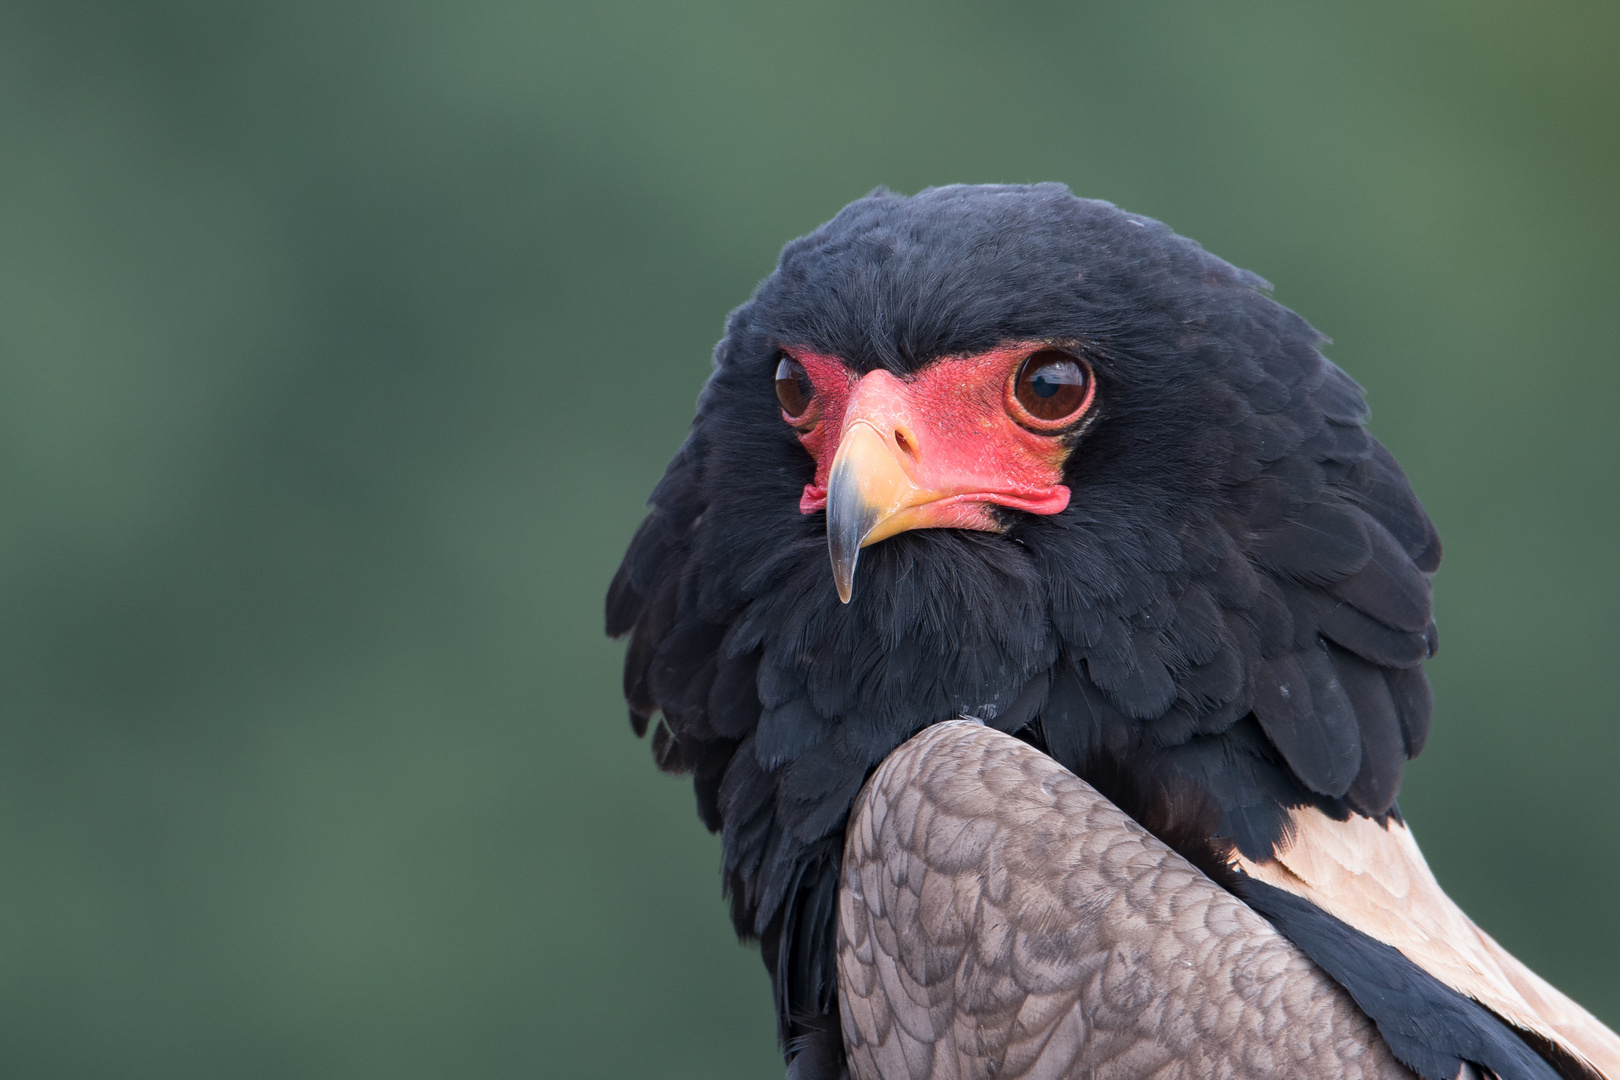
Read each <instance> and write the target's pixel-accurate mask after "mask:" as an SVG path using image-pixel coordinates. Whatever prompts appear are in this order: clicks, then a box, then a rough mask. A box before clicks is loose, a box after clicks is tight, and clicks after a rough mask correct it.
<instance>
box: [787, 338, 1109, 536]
mask: <svg viewBox="0 0 1620 1080" xmlns="http://www.w3.org/2000/svg"><path fill="white" fill-rule="evenodd" d="M1050 347H1051V346H1050V345H1049V343H1046V342H1023V343H1018V344H1012V345H1005V346H1002V347H1000V348H997V349H992V350H991V351H989V352H986V353H981V354H978V355H975V356H968V357H960V358H947V359H943V360H940V361H937V362H935V363H932V364H929V365H928V366H927V367H925V368H923V369H922V370H921V371H920V372H918V373H916V374H915V375H912V376H910V377H909V378H905V379H901V378H899V377H897V376H894V375H891V374H889V373H888V372H887V371H883V370H881V369H879V370H877V371H872V372H870V373H868V374H867V375H865V376H863V377H860V378H858V379H857V377H856V376H855V374H854V373H853V372H852V371H850V370H849V368H847V367H846V366H845V365H844V363H843V362H842V361H841V360H839V359H838V358H837V357H834V356H826V355H823V354H819V353H814V352H810V351H808V350H804V349H787V350H784V351H786V352H787V354H788V355H789V356H791V357H792V358H793V359H794V360H796V361H798V363H799V364H800V365H802V366H803V368H804V370H805V374H806V375H807V376H808V377H809V379H810V383H811V386H812V387H813V394H812V397H811V404H810V406H809V407H808V408H807V409H806V410H805V412H804V414H803V415H802V416H799V417H797V418H795V417H790V416H788V415H787V414H786V413H785V412H784V413H783V419H784V420H786V421H787V422H788V423H789V424H790V425H792V426H793V427H794V428H795V429H797V430H798V431H799V441H800V442H801V443H802V444H803V445H804V448H805V449H806V450H808V451H809V452H810V456H811V457H812V458H814V459H815V462H816V477H815V481H814V482H813V483H810V484H806V485H805V488H804V495H803V497H802V498H801V499H800V500H799V510H800V511H801V512H802V513H806V514H809V513H813V512H815V511H817V510H821V509H823V508H825V507H826V505H827V483H828V476H829V472H830V470H831V467H832V462H833V458H834V456H835V455H836V454H837V452H838V447H839V445H840V443H841V442H842V441H843V440H844V437H845V436H846V434H848V432H849V431H850V429H851V427H852V426H854V425H856V424H866V425H869V426H871V427H873V428H874V429H875V430H876V431H877V432H878V434H879V435H881V436H882V437H883V438H884V439H885V441H889V445H891V446H892V447H893V448H894V450H893V452H894V457H895V460H896V461H897V462H898V463H899V465H900V467H901V468H902V469H903V471H904V473H905V474H906V476H907V477H908V478H909V480H910V482H911V483H912V484H914V485H915V486H916V487H917V488H919V489H921V490H923V491H926V492H928V493H930V494H932V495H934V496H937V497H935V498H930V499H929V500H928V501H927V503H926V505H924V506H918V507H917V508H916V509H915V511H913V512H911V513H910V514H909V515H908V517H909V518H910V519H914V520H913V523H911V524H908V525H907V526H906V527H908V528H958V529H978V530H981V531H987V532H997V531H1000V529H1001V528H1002V526H1001V524H1000V523H999V522H997V520H996V518H995V515H994V514H992V512H991V510H990V507H991V506H1003V507H1008V508H1010V509H1015V510H1023V511H1026V512H1028V513H1033V514H1055V513H1058V512H1059V511H1061V510H1062V509H1063V508H1064V507H1066V506H1068V505H1069V489H1068V488H1067V487H1065V486H1064V485H1063V484H1062V483H1060V481H1061V480H1062V477H1063V462H1064V459H1065V458H1067V457H1068V453H1069V448H1070V446H1071V445H1072V443H1073V436H1074V435H1075V433H1076V432H1077V431H1078V430H1079V428H1080V427H1081V426H1083V424H1084V421H1085V419H1086V418H1087V417H1088V416H1089V415H1090V412H1091V408H1092V404H1093V401H1094V397H1095V385H1094V384H1093V383H1092V382H1091V381H1090V380H1088V384H1087V391H1086V393H1087V396H1086V398H1085V402H1084V404H1082V405H1081V407H1080V408H1079V409H1078V410H1076V411H1075V412H1074V413H1071V414H1070V415H1068V416H1066V417H1064V418H1063V419H1061V420H1058V421H1043V420H1040V419H1038V418H1036V417H1034V416H1031V415H1030V414H1029V412H1028V411H1026V410H1025V409H1024V408H1023V406H1022V405H1020V404H1019V403H1018V400H1017V398H1016V396H1015V395H1014V393H1013V389H1014V382H1015V380H1016V379H1017V376H1018V371H1019V368H1020V366H1021V365H1022V364H1023V362H1024V360H1025V359H1027V358H1028V357H1029V356H1030V354H1031V353H1034V352H1036V351H1038V350H1041V349H1045V348H1050ZM891 440H892V441H891Z"/></svg>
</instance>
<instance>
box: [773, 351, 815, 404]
mask: <svg viewBox="0 0 1620 1080" xmlns="http://www.w3.org/2000/svg"><path fill="white" fill-rule="evenodd" d="M812 393H813V391H812V388H811V386H810V377H809V376H808V375H806V374H805V372H804V368H803V367H802V366H800V364H799V363H798V361H796V360H790V359H789V358H787V357H785V356H784V357H782V361H781V363H779V364H777V365H776V400H777V401H778V402H780V403H781V405H782V411H783V412H784V413H786V414H787V415H788V416H789V417H792V418H798V417H800V416H803V415H804V411H805V410H806V409H808V408H809V407H810V397H811V394H812Z"/></svg>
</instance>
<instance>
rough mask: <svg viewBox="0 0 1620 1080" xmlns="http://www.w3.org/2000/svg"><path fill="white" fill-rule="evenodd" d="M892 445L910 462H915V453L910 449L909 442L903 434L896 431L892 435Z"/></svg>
mask: <svg viewBox="0 0 1620 1080" xmlns="http://www.w3.org/2000/svg"><path fill="white" fill-rule="evenodd" d="M894 445H896V446H898V447H899V448H900V452H901V453H903V454H905V455H906V456H907V457H909V458H911V459H912V460H916V457H917V451H916V450H915V449H914V448H913V447H912V445H911V440H910V439H908V438H906V433H905V432H903V431H896V432H895V433H894Z"/></svg>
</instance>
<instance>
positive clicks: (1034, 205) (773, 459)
mask: <svg viewBox="0 0 1620 1080" xmlns="http://www.w3.org/2000/svg"><path fill="white" fill-rule="evenodd" d="M1266 288H1268V286H1266V284H1265V283H1264V282H1263V281H1261V280H1260V279H1259V278H1257V277H1255V276H1254V275H1252V274H1248V273H1246V272H1244V271H1241V270H1238V269H1236V268H1234V267H1232V266H1230V265H1228V264H1226V263H1224V262H1222V261H1221V260H1219V259H1217V258H1215V257H1213V256H1211V255H1209V254H1207V253H1206V252H1204V251H1203V250H1202V249H1201V248H1199V247H1198V245H1196V244H1194V243H1192V242H1191V241H1189V240H1186V239H1183V238H1181V237H1178V236H1176V235H1174V234H1173V233H1171V232H1170V231H1169V230H1168V229H1167V228H1165V227H1164V226H1163V225H1161V224H1159V223H1157V222H1154V221H1151V220H1148V219H1146V218H1141V217H1136V216H1134V215H1131V214H1126V213H1122V212H1121V211H1119V210H1116V209H1115V208H1114V207H1112V206H1109V205H1108V204H1106V203H1099V202H1091V201H1086V200H1081V199H1077V198H1074V197H1073V196H1071V195H1070V194H1069V193H1068V192H1067V190H1066V189H1064V188H1062V187H1061V186H1058V185H1038V186H1034V187H982V188H966V187H955V188H941V189H936V190H930V191H926V192H923V193H922V194H920V195H918V196H916V197H914V198H909V199H908V198H902V197H899V196H896V195H892V194H889V193H887V192H883V191H879V192H876V193H874V194H873V195H871V196H868V197H867V198H865V199H862V200H860V201H858V202H856V203H854V204H852V205H850V206H849V207H847V208H846V209H845V210H844V211H843V212H841V213H840V214H839V215H838V217H837V218H835V219H834V220H833V221H832V222H830V223H828V224H827V225H825V226H823V227H822V228H820V229H818V230H816V231H815V232H814V233H812V234H811V235H809V236H807V237H803V238H801V239H799V240H796V241H794V242H793V243H791V244H789V245H788V246H787V247H786V248H785V249H784V250H783V253H782V258H781V262H780V264H779V265H778V267H777V270H776V272H775V273H774V274H772V275H771V277H770V278H768V279H767V280H766V281H765V282H764V283H763V284H761V286H760V287H759V289H758V290H757V291H756V293H755V294H754V296H753V298H752V299H751V300H750V301H749V302H748V303H746V304H744V305H743V306H742V307H740V308H738V309H737V310H736V311H735V312H733V313H732V316H731V319H730V321H729V323H728V325H727V328H726V336H725V338H724V340H723V341H722V342H721V344H720V346H719V347H718V348H717V350H716V353H715V370H714V373H713V375H712V376H711V378H710V380H709V382H708V385H707V386H706V387H705V389H704V392H703V394H702V397H701V399H700V402H699V407H698V415H697V419H696V420H695V421H694V423H693V427H692V432H691V434H690V436H689V437H688V439H687V441H686V443H685V444H684V445H683V446H682V447H681V450H680V452H679V453H678V454H677V455H676V458H675V460H674V461H673V462H671V464H670V467H669V469H668V471H667V472H666V474H665V476H664V479H663V481H662V482H661V483H660V484H659V485H658V488H657V490H656V491H655V492H654V494H653V498H652V509H651V511H650V513H649V515H648V517H647V520H646V522H645V523H644V524H643V525H642V527H641V529H640V530H639V531H638V532H637V534H636V537H635V539H634V540H633V541H632V543H631V546H630V550H629V552H628V553H627V554H626V556H625V560H624V564H623V566H622V567H621V568H620V570H619V573H618V575H617V576H616V577H615V578H614V581H613V585H612V588H611V590H610V592H609V596H608V603H607V626H608V632H609V633H610V634H614V635H620V634H626V633H628V634H629V635H630V647H629V651H628V653H627V657H626V668H625V696H626V698H627V700H628V702H629V704H630V711H631V717H632V721H633V723H634V724H635V726H636V730H637V732H638V733H639V732H642V731H644V730H645V729H646V725H647V724H648V722H649V720H650V718H651V717H652V716H653V715H654V714H661V715H662V717H663V720H662V726H661V727H660V729H659V731H658V733H657V742H656V744H655V752H656V753H657V758H658V761H659V763H660V765H661V766H663V767H664V768H667V769H671V770H674V771H684V772H690V773H691V774H692V775H693V780H694V784H695V787H696V790H697V798H698V807H699V813H700V814H701V816H702V817H703V820H704V821H705V823H706V824H707V825H708V826H709V827H710V828H711V829H716V830H718V831H719V832H720V833H721V834H722V837H723V844H724V853H725V854H724V874H725V882H726V888H727V890H728V892H729V895H730V897H731V902H732V912H733V918H734V921H735V923H736V926H737V929H738V931H739V933H740V934H742V935H743V936H745V937H759V938H761V939H762V944H763V946H764V947H763V949H762V952H763V955H764V959H765V962H766V965H767V967H768V968H770V970H771V974H772V979H773V985H774V987H775V991H776V1001H777V1011H778V1016H779V1017H780V1020H781V1026H782V1037H783V1040H784V1046H793V1045H810V1044H814V1045H817V1046H821V1045H822V1044H823V1043H825V1041H826V1033H827V1032H829V1031H833V1032H835V1031H836V1020H835V1019H833V1018H834V1017H835V1016H836V1005H835V1000H834V994H835V979H834V977H833V967H832V964H833V960H832V955H833V954H832V949H831V941H832V936H831V934H832V920H833V918H834V910H835V896H836V888H837V874H838V864H839V857H838V853H839V851H840V850H841V834H842V829H843V826H844V822H845V818H846V816H847V814H848V811H849V807H850V803H851V801H852V800H853V799H854V796H855V794H856V792H857V791H858V790H859V788H860V785H861V783H862V782H863V781H864V780H865V778H866V776H867V775H868V774H869V773H870V771H871V770H872V769H873V768H874V767H875V766H876V765H877V764H878V763H879V762H880V761H882V759H883V758H884V757H885V756H886V755H887V754H888V753H889V752H890V751H892V750H893V749H894V748H895V747H897V746H898V745H899V744H900V743H901V742H903V741H904V740H905V739H907V738H908V737H910V736H911V735H912V734H913V733H915V732H916V731H918V730H920V729H921V728H923V727H924V726H926V725H929V724H933V723H937V722H939V721H942V720H946V719H950V718H952V717H956V716H971V717H977V718H979V719H981V720H983V721H985V722H986V723H989V724H992V725H994V726H997V727H1000V728H1002V729H1003V730H1008V731H1017V732H1019V733H1020V735H1021V737H1024V738H1026V739H1029V740H1030V741H1032V742H1035V743H1036V744H1037V745H1039V746H1041V747H1043V748H1044V749H1045V750H1047V751H1048V752H1049V753H1051V754H1052V755H1053V756H1054V757H1055V758H1056V759H1057V760H1058V761H1060V762H1062V763H1063V764H1064V765H1065V766H1067V767H1069V768H1071V769H1073V770H1075V771H1076V772H1078V773H1079V774H1080V775H1081V776H1085V777H1087V778H1088V779H1094V780H1095V781H1098V782H1099V783H1100V785H1101V786H1104V790H1105V791H1108V790H1110V789H1109V787H1108V786H1107V785H1109V784H1112V794H1113V797H1115V798H1117V799H1119V800H1123V801H1122V805H1124V806H1125V809H1126V810H1127V811H1130V812H1132V813H1135V814H1137V815H1138V817H1139V818H1140V819H1141V820H1143V821H1144V822H1145V823H1149V825H1150V827H1155V826H1154V825H1153V822H1155V821H1159V825H1158V826H1157V828H1158V829H1159V831H1161V835H1164V837H1165V839H1166V840H1167V841H1169V842H1171V843H1173V844H1175V845H1176V846H1178V848H1180V849H1181V850H1183V851H1185V852H1187V853H1188V854H1189V855H1192V856H1193V857H1195V859H1198V860H1199V861H1200V862H1201V863H1202V864H1208V865H1215V861H1212V860H1211V853H1212V852H1219V851H1222V850H1229V849H1230V848H1234V847H1235V848H1236V849H1238V850H1240V851H1242V852H1243V853H1245V854H1246V855H1249V856H1250V857H1252V858H1263V857H1265V856H1266V855H1267V854H1269V852H1270V851H1271V849H1272V847H1273V845H1274V844H1276V843H1277V842H1278V840H1279V839H1281V837H1282V830H1283V829H1284V828H1285V823H1286V813H1285V811H1286V809H1287V808H1288V807H1295V806H1301V805H1307V804H1309V805H1315V806H1318V807H1320V808H1322V809H1323V810H1324V811H1326V812H1328V813H1330V814H1332V815H1333V816H1335V817H1338V818H1341V819H1342V818H1343V817H1345V816H1347V815H1348V814H1351V813H1360V814H1367V815H1373V816H1379V815H1383V814H1386V813H1390V812H1392V807H1393V805H1394V798H1395V795H1396V792H1397V791H1398V789H1399V787H1400V779H1401V772H1402V769H1403V767H1404V765H1405V762H1406V760H1407V759H1408V758H1409V757H1410V756H1412V755H1414V754H1416V753H1417V752H1418V750H1420V749H1421V748H1422V745H1423V741H1424V739H1425V738H1426V736H1427V732H1428V723H1429V713H1430V699H1429V695H1428V685H1427V683H1426V681H1425V679H1424V676H1423V672H1422V668H1421V663H1422V661H1423V659H1424V658H1426V657H1427V656H1429V655H1430V654H1431V653H1432V651H1433V645H1434V640H1435V639H1434V632H1433V623H1432V619H1431V617H1430V592H1429V580H1428V576H1429V575H1430V574H1431V573H1433V572H1434V570H1435V569H1436V567H1437V566H1438V563H1439V557H1440V547H1439V541H1438V539H1437V538H1436V536H1435V533H1434V529H1433V527H1432V526H1431V525H1430V523H1429V520H1428V518H1427V517H1426V516H1425V515H1424V513H1423V510H1422V508H1421V507H1420V506H1419V504H1418V502H1417V500H1416V498H1415V497H1414V496H1413V495H1412V492H1411V490H1410V488H1409V487H1408V485H1407V482H1406V479H1405V477H1404V476H1403V475H1402V473H1401V470H1400V468H1399V466H1398V465H1396V463H1395V461H1394V459H1393V458H1391V457H1390V455H1389V454H1388V452H1387V451H1385V450H1384V449H1383V447H1381V446H1379V445H1378V443H1377V442H1375V441H1374V440H1373V439H1372V438H1371V436H1369V435H1368V434H1367V431H1366V429H1365V424H1366V421H1367V409H1366V405H1365V401H1364V398H1363V394H1362V392H1361V389H1360V388H1359V387H1358V386H1357V385H1356V384H1355V383H1354V382H1353V381H1352V380H1351V379H1350V378H1349V377H1348V376H1346V375H1345V374H1344V373H1343V372H1341V371H1339V370H1338V369H1337V368H1335V367H1334V366H1333V365H1332V364H1330V363H1329V362H1328V361H1327V360H1326V359H1324V358H1323V356H1322V355H1321V353H1320V351H1319V346H1320V344H1321V343H1322V340H1323V339H1322V338H1321V336H1320V335H1318V334H1317V333H1316V331H1315V330H1313V329H1312V328H1311V327H1310V326H1309V325H1308V324H1306V323H1305V322H1304V320H1302V319H1300V318H1299V317H1298V316H1297V315H1295V314H1293V313H1292V312H1290V311H1288V310H1287V309H1285V308H1283V307H1281V306H1279V305H1278V304H1276V303H1274V302H1273V301H1271V300H1270V299H1269V298H1268V297H1267V296H1266V295H1264V292H1263V291H1262V290H1264V289H1266ZM1031 339H1048V340H1063V341H1067V342H1071V343H1073V344H1075V345H1077V346H1078V347H1080V348H1083V349H1084V350H1085V351H1086V352H1087V354H1088V355H1089V356H1090V358H1091V360H1092V363H1093V367H1094V369H1095V374H1096V378H1097V386H1098V391H1097V393H1098V401H1099V407H1098V408H1099V411H1098V416H1097V419H1096V421H1095V422H1094V423H1093V424H1092V426H1091V427H1090V428H1089V429H1088V430H1087V432H1086V434H1085V435H1084V437H1083V438H1082V439H1081V441H1080V442H1079V443H1078V445H1077V446H1076V447H1075V449H1074V451H1073V452H1072V454H1071V455H1070V458H1069V461H1068V464H1067V466H1066V470H1065V482H1066V483H1067V484H1068V485H1069V486H1070V488H1071V489H1072V492H1073V498H1072V500H1071V503H1070V505H1069V507H1068V509H1066V510H1065V511H1063V512H1062V513H1060V514H1057V515H1053V516H1051V517H1035V516H1030V515H1020V514H1014V513H1009V514H1008V516H1007V529H1006V531H1005V532H1004V533H1002V534H1000V535H991V534H985V533H976V532H960V531H949V530H935V531H923V532H911V533H903V534H901V535H899V536H896V537H893V538H891V539H889V540H885V541H884V542H882V543H881V544H878V545H875V546H874V547H872V548H870V549H867V551H866V552H864V553H863V555H862V558H861V561H860V569H859V575H858V579H857V582H856V588H855V595H854V600H853V602H852V603H850V604H849V605H847V606H845V605H842V604H840V603H839V601H838V597H837V595H836V593H835V591H834V587H833V579H832V574H831V572H830V569H829V566H828V560H827V549H826V532H825V522H824V518H823V515H821V514H811V515H804V514H801V513H800V512H799V509H798V503H799V495H800V492H801V490H802V489H803V486H804V485H805V484H806V483H807V482H808V481H809V480H811V478H812V475H813V463H812V462H811V460H810V458H809V456H808V455H807V454H806V453H805V451H804V450H803V449H802V448H801V447H800V446H799V444H798V442H797V441H796V439H795V438H794V436H793V433H792V431H791V430H790V429H789V428H788V427H787V426H786V425H784V424H783V423H782V422H781V419H780V416H779V412H778V408H777V404H776V401H775V397H774V393H773V387H772V373H773V370H774V366H775V363H776V360H775V353H776V349H777V348H778V347H780V346H783V345H798V346H802V347H806V348H809V349H812V350H814V351H816V352H820V353H827V354H832V355H836V356H839V357H841V358H843V359H844V360H845V362H846V363H848V364H849V365H850V366H851V368H853V369H854V370H855V371H857V372H866V371H870V370H874V369H877V368H883V369H885V370H888V371H890V372H893V373H895V374H898V375H901V376H904V375H906V374H908V373H910V372H914V371H916V370H918V369H919V368H921V367H923V366H924V365H928V364H933V363H949V362H950V359H949V358H950V357H952V356H960V355H966V354H970V353H973V352H978V351H982V350H985V349H988V348H991V347H993V346H996V345H998V344H1001V343H1004V342H1007V341H1010V340H1031ZM1121 777H1126V778H1129V780H1130V782H1129V783H1128V784H1122V783H1115V782H1114V780H1118V778H1121ZM1111 778H1112V779H1111ZM1133 793H1135V794H1133ZM1133 799H1134V800H1136V801H1138V802H1140V803H1141V805H1139V806H1134V805H1131V803H1132V800H1133ZM1177 808H1181V809H1179V810H1178V809H1177ZM1183 811H1184V812H1183ZM1161 819H1162V820H1161ZM1217 861H1218V860H1217ZM795 1038H797V1039H799V1042H797V1043H795V1042H793V1041H792V1040H794V1039H795ZM806 1040H809V1042H806ZM801 1071H803V1070H802V1069H801Z"/></svg>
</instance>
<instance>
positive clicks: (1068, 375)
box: [776, 349, 1091, 425]
mask: <svg viewBox="0 0 1620 1080" xmlns="http://www.w3.org/2000/svg"><path fill="white" fill-rule="evenodd" d="M778 377H779V378H780V376H778ZM776 385H777V386H781V385H782V384H781V383H777V384H776ZM1013 397H1014V398H1015V399H1016V400H1017V402H1018V405H1019V406H1020V407H1021V408H1022V409H1023V411H1024V412H1026V413H1028V414H1029V416H1030V417H1031V418H1032V419H1034V420H1036V421H1038V422H1040V423H1041V424H1043V425H1044V424H1051V423H1055V422H1057V421H1060V420H1068V419H1070V418H1072V417H1074V416H1075V415H1076V414H1078V413H1079V412H1080V411H1081V410H1082V409H1084V408H1085V407H1086V405H1087V404H1089V403H1090V401H1091V370H1090V369H1089V368H1088V367H1087V366H1086V364H1085V361H1083V360H1078V359H1076V358H1075V357H1073V356H1070V355H1069V354H1068V353H1066V352H1060V351H1059V350H1057V349H1041V350H1040V351H1038V352H1035V353H1032V354H1031V355H1030V357H1029V359H1028V360H1025V361H1024V363H1023V366H1022V367H1020V368H1019V369H1018V378H1017V381H1016V382H1015V383H1014V384H1013Z"/></svg>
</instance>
